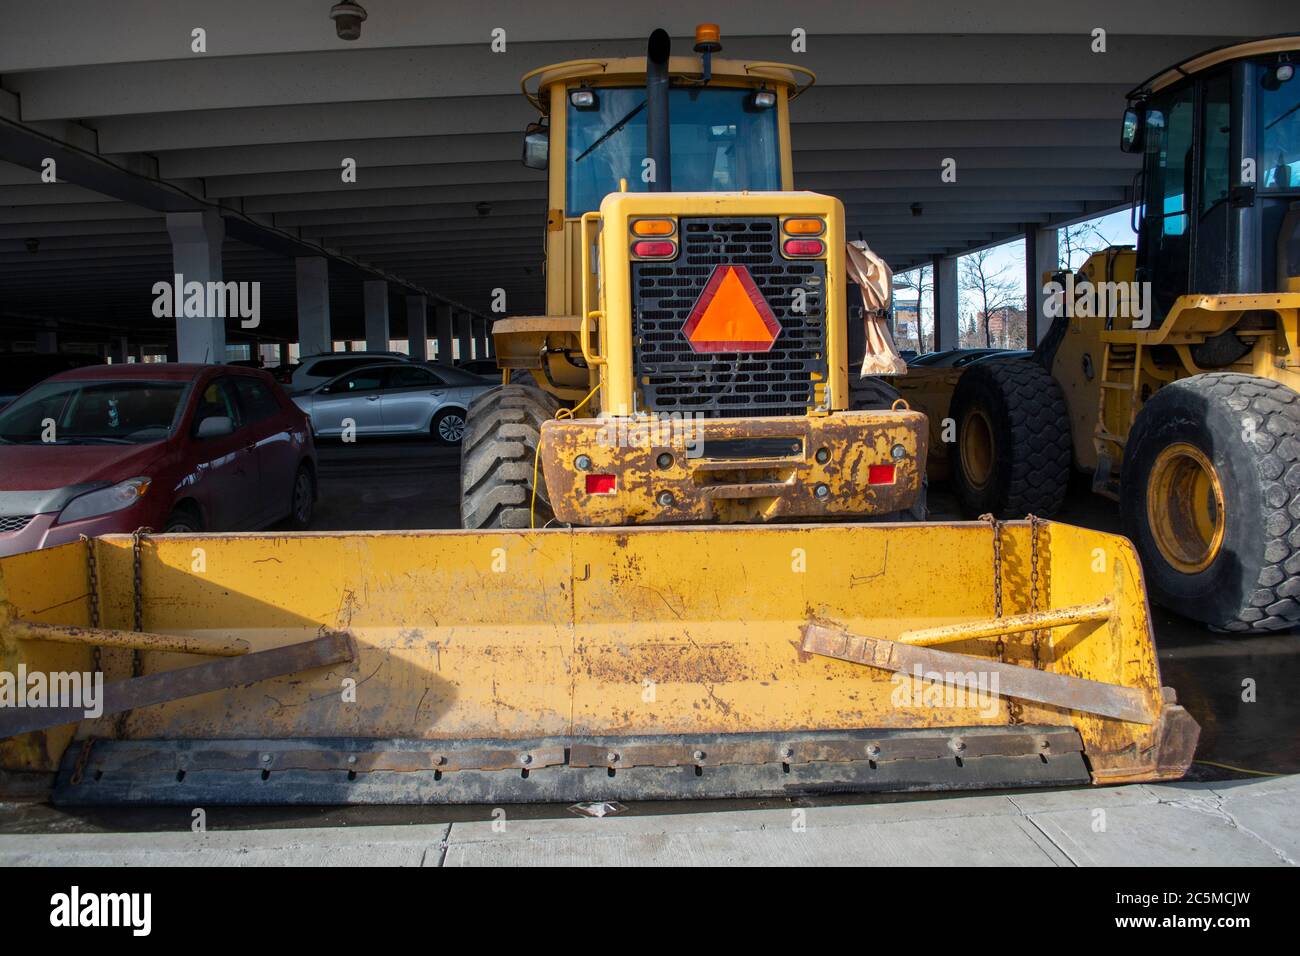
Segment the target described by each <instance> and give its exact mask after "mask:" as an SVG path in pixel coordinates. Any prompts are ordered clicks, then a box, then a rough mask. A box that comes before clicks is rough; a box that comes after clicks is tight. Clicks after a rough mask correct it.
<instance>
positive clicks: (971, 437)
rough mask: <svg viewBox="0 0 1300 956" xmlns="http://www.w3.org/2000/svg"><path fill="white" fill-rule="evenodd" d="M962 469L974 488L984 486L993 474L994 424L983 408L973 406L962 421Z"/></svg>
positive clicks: (960, 442) (960, 445) (959, 443)
mask: <svg viewBox="0 0 1300 956" xmlns="http://www.w3.org/2000/svg"><path fill="white" fill-rule="evenodd" d="M958 445H959V448H960V454H961V470H962V472H963V473H964V474H965V475H966V480H967V481H969V482H970V484H971V487H973V488H983V487H984V486H985V485H987V484H988V483H989V478H990V477H991V476H992V474H993V425H992V423H991V422H990V421H989V417H988V415H986V414H984V410H983V409H981V408H973V409H971V411H970V413H969V414H967V416H966V418H965V420H964V421H963V422H962V423H961V440H960V441H959V442H958Z"/></svg>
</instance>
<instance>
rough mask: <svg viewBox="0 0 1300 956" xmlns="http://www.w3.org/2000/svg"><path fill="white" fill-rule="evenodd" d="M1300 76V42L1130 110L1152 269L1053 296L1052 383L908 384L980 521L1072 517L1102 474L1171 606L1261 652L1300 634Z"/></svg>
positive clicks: (1211, 65) (1035, 367)
mask: <svg viewBox="0 0 1300 956" xmlns="http://www.w3.org/2000/svg"><path fill="white" fill-rule="evenodd" d="M1297 61H1300V37H1297V36H1286V37H1276V38H1271V39H1265V40H1255V41H1251V42H1248V43H1240V44H1236V45H1233V46H1229V47H1225V48H1222V49H1218V50H1212V51H1210V52H1208V53H1204V54H1201V55H1200V56H1196V57H1193V58H1192V59H1190V60H1188V61H1186V62H1184V63H1180V64H1178V65H1177V66H1174V67H1171V68H1170V69H1168V70H1165V71H1163V72H1161V73H1159V74H1157V75H1156V76H1154V77H1152V78H1151V79H1150V80H1148V81H1147V82H1145V83H1143V84H1142V85H1141V86H1139V87H1138V88H1137V89H1135V90H1134V91H1133V92H1132V93H1130V94H1129V108H1128V110H1127V111H1126V112H1125V114H1124V123H1123V128H1122V139H1121V147H1122V148H1123V149H1125V150H1127V151H1129V152H1136V153H1140V154H1141V155H1142V162H1143V165H1142V170H1141V173H1140V175H1139V178H1138V183H1139V195H1138V196H1137V199H1138V204H1139V205H1138V207H1137V209H1135V212H1134V216H1135V224H1136V228H1137V232H1138V243H1137V248H1136V249H1133V248H1132V247H1114V248H1110V249H1106V250H1103V251H1101V252H1098V253H1096V254H1094V255H1092V256H1091V257H1090V258H1089V259H1088V261H1087V262H1086V263H1084V265H1083V267H1082V268H1081V269H1080V270H1079V271H1078V272H1077V273H1060V274H1056V275H1049V276H1045V277H1044V281H1045V282H1048V283H1052V285H1050V286H1048V288H1049V291H1050V292H1051V293H1052V298H1051V300H1050V301H1049V303H1048V309H1049V314H1054V315H1055V318H1054V319H1053V323H1052V325H1051V327H1050V330H1049V331H1048V334H1047V336H1046V337H1045V338H1044V340H1043V342H1042V344H1041V345H1040V346H1039V347H1038V349H1037V351H1036V352H1035V354H1034V357H1033V360H1032V361H1000V362H999V361H992V362H981V363H979V364H978V365H973V366H972V367H971V368H969V369H966V370H965V371H963V372H961V373H960V375H959V376H952V379H953V381H952V382H949V383H944V382H943V376H944V373H943V372H942V371H939V370H936V371H927V370H925V369H923V368H916V369H913V370H912V372H911V374H909V376H908V378H907V379H904V380H902V381H901V382H900V385H901V389H902V392H903V394H904V396H905V397H907V398H908V400H909V401H910V402H911V404H912V405H913V406H914V407H918V408H920V409H922V410H924V411H926V412H927V413H929V414H930V415H931V416H932V417H937V418H939V419H943V418H947V417H949V416H951V418H952V419H953V420H954V421H955V424H956V429H955V439H956V441H955V444H954V445H953V446H951V447H948V448H936V449H935V451H936V452H937V457H942V458H945V459H946V465H947V469H948V471H949V473H950V474H951V477H952V481H953V484H954V487H955V490H956V492H957V494H958V497H959V498H960V500H961V502H962V505H963V507H964V509H965V510H966V512H967V513H968V514H970V515H972V516H974V515H977V514H983V513H986V512H991V513H995V514H999V515H1004V516H1012V515H1015V516H1019V515H1023V514H1025V513H1026V512H1034V513H1036V514H1052V513H1053V512H1054V511H1055V509H1056V508H1059V506H1060V504H1061V502H1062V501H1063V500H1064V496H1065V488H1066V483H1067V481H1068V479H1069V476H1070V471H1071V466H1073V467H1076V468H1079V469H1083V470H1085V471H1089V472H1091V473H1092V475H1093V490H1094V491H1096V492H1097V493H1099V494H1103V495H1106V496H1109V497H1111V498H1114V499H1116V500H1117V501H1118V502H1119V506H1120V510H1121V513H1122V515H1123V518H1124V526H1125V532H1126V533H1127V534H1128V535H1129V536H1130V537H1131V538H1132V539H1133V541H1134V543H1135V544H1136V545H1137V548H1138V552H1139V554H1140V555H1141V556H1142V564H1143V567H1144V568H1145V570H1146V579H1147V584H1148V587H1149V588H1150V592H1151V595H1152V596H1153V597H1154V598H1155V599H1156V600H1157V601H1159V602H1160V603H1162V604H1164V605H1166V606H1167V607H1170V608H1173V609H1174V610H1177V611H1178V612H1179V613H1181V614H1185V615H1188V616H1190V617H1193V618H1196V619H1198V620H1200V621H1203V622H1205V623H1206V624H1209V625H1211V626H1213V627H1215V628H1220V629H1223V630H1227V631H1233V632H1242V633H1247V632H1261V631H1272V630H1283V629H1289V628H1292V627H1295V626H1297V624H1300V393H1298V391H1297V390H1298V389H1300V339H1298V338H1297V336H1298V334H1300V320H1298V316H1300V110H1297V109H1296V104H1297V102H1300V79H1296V78H1295V66H1294V64H1295V63H1296V62H1297ZM1139 217H1140V219H1139Z"/></svg>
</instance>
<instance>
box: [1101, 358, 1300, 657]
mask: <svg viewBox="0 0 1300 956" xmlns="http://www.w3.org/2000/svg"><path fill="white" fill-rule="evenodd" d="M1120 508H1121V511H1122V514H1123V518H1124V530H1125V533H1126V534H1127V535H1128V536H1129V537H1130V538H1131V539H1132V540H1133V543H1134V544H1135V545H1136V546H1137V549H1138V554H1139V555H1140V556H1141V558H1142V568H1143V571H1144V572H1145V576H1146V582H1147V588H1148V590H1149V592H1150V594H1151V597H1152V599H1153V600H1155V601H1156V602H1158V603H1159V604H1162V605H1164V606H1165V607H1168V608H1171V609H1173V610H1175V611H1177V612H1178V613H1180V614H1184V615H1186V616H1188V617H1191V618H1194V619H1195V620H1199V621H1202V622H1204V623H1206V624H1208V625H1210V626H1211V627H1213V628H1216V629H1218V630H1223V631H1232V632H1241V633H1250V632H1255V633H1259V632H1266V631H1278V630H1284V629H1287V628H1292V627H1295V626H1297V624H1300V394H1297V393H1296V392H1295V391H1294V390H1292V389H1290V388H1287V387H1286V386H1285V385H1283V384H1282V383H1280V382H1274V381H1271V380H1270V379H1266V378H1259V377H1257V376H1254V375H1240V374H1237V373H1232V372H1209V373H1205V374H1202V375H1193V376H1191V377H1190V378H1185V379H1182V380H1180V381H1177V382H1174V383H1173V384H1171V385H1166V386H1164V387H1163V388H1161V389H1159V390H1158V391H1157V392H1156V393H1155V395H1153V396H1152V397H1151V398H1150V399H1149V400H1148V401H1147V403H1146V404H1145V405H1144V406H1143V407H1142V410H1141V412H1139V413H1138V416H1137V421H1136V422H1134V424H1133V429H1132V431H1131V432H1130V433H1129V437H1128V442H1127V444H1126V446H1125V450H1124V469H1123V474H1122V476H1121V481H1120Z"/></svg>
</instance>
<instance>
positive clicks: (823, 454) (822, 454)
mask: <svg viewBox="0 0 1300 956" xmlns="http://www.w3.org/2000/svg"><path fill="white" fill-rule="evenodd" d="M814 457H815V458H816V459H817V464H819V465H824V464H826V463H827V462H828V461H830V460H831V453H830V451H829V450H827V449H825V448H818V449H817V454H816V455H815V456H814Z"/></svg>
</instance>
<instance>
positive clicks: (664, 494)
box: [655, 491, 677, 508]
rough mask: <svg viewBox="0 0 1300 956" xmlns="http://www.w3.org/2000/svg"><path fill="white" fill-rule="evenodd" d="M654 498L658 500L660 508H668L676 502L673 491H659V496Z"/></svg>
mask: <svg viewBox="0 0 1300 956" xmlns="http://www.w3.org/2000/svg"><path fill="white" fill-rule="evenodd" d="M655 500H656V501H658V502H659V505H660V507H662V508H670V507H672V506H673V505H674V504H675V503H676V502H677V499H676V498H674V497H673V493H672V492H671V491H661V492H659V497H657V498H656V499H655Z"/></svg>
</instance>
